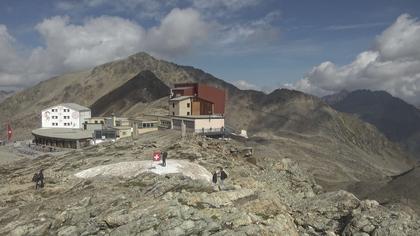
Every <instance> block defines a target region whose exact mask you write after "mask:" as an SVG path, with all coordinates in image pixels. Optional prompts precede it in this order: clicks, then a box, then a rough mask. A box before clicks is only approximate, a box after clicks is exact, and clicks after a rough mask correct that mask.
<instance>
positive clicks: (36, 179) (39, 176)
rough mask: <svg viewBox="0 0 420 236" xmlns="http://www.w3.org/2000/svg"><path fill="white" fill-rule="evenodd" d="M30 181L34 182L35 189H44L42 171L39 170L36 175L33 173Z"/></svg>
mask: <svg viewBox="0 0 420 236" xmlns="http://www.w3.org/2000/svg"><path fill="white" fill-rule="evenodd" d="M32 181H33V182H35V189H38V188H43V187H44V170H43V169H41V170H40V171H39V172H38V173H35V174H34V176H33V177H32Z"/></svg>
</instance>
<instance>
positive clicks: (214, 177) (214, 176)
mask: <svg viewBox="0 0 420 236" xmlns="http://www.w3.org/2000/svg"><path fill="white" fill-rule="evenodd" d="M212 181H213V183H217V174H216V173H214V174H213V179H212Z"/></svg>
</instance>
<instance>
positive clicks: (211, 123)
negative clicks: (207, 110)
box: [172, 115, 225, 134]
mask: <svg viewBox="0 0 420 236" xmlns="http://www.w3.org/2000/svg"><path fill="white" fill-rule="evenodd" d="M183 125H184V126H185V131H186V132H187V133H203V134H220V133H223V132H224V127H225V119H224V117H223V116H217V115H213V116H184V117H172V128H173V129H175V130H182V126H183Z"/></svg>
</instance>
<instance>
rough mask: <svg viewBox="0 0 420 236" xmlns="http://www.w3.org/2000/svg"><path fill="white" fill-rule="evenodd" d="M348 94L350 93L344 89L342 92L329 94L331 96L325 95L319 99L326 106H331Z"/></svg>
mask: <svg viewBox="0 0 420 236" xmlns="http://www.w3.org/2000/svg"><path fill="white" fill-rule="evenodd" d="M349 94H350V92H349V91H347V90H345V89H344V90H341V91H340V92H338V93H334V94H331V95H326V96H324V97H322V98H321V99H322V101H324V102H325V103H327V104H328V105H331V106H332V105H334V104H336V103H339V102H341V101H342V100H343V99H344V98H346V97H347V95H349Z"/></svg>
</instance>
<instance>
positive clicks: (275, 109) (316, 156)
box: [0, 53, 412, 189]
mask: <svg viewBox="0 0 420 236" xmlns="http://www.w3.org/2000/svg"><path fill="white" fill-rule="evenodd" d="M177 82H200V83H204V84H210V85H212V86H216V87H220V88H224V89H225V90H226V92H227V97H228V100H227V107H226V123H227V126H228V127H229V128H231V129H233V130H237V131H238V130H240V129H246V130H248V134H249V136H250V137H252V138H253V140H260V141H261V142H262V143H264V146H265V147H266V149H267V153H268V155H273V154H272V153H278V150H279V147H280V146H282V145H286V146H288V147H290V148H287V149H285V151H283V152H282V153H281V155H282V156H285V157H286V156H292V157H296V159H299V160H301V161H302V162H304V163H303V164H302V167H303V168H304V169H305V170H307V171H309V172H310V173H311V174H313V175H314V176H315V178H316V179H317V180H318V181H320V182H321V183H322V184H323V185H324V186H326V187H328V188H330V187H331V189H340V188H344V187H345V186H346V185H347V184H349V183H354V182H367V181H372V180H378V179H379V180H380V179H383V178H385V177H388V176H392V175H397V174H399V173H402V172H404V171H406V170H408V169H410V168H411V167H412V163H411V161H410V160H409V159H408V158H407V154H406V153H404V152H403V151H402V150H401V149H400V148H399V146H398V145H395V144H394V143H392V142H389V141H388V140H387V139H386V137H385V136H383V135H382V134H381V133H380V132H378V131H377V129H376V128H375V127H374V126H372V125H369V124H367V123H364V122H363V121H361V120H359V119H358V118H356V117H354V116H351V115H346V114H343V113H340V112H337V111H336V110H334V109H332V108H331V107H330V106H328V105H326V104H325V103H324V102H322V101H321V100H320V99H318V98H316V97H314V96H310V95H307V94H304V93H301V92H297V91H291V90H286V89H281V90H275V91H273V92H272V93H270V94H265V93H262V92H258V91H252V90H239V89H238V88H236V87H234V86H233V85H231V84H229V83H227V82H225V81H223V80H220V79H218V78H215V77H214V76H212V75H210V74H208V73H205V72H204V71H201V70H199V69H195V68H192V67H188V66H180V65H176V64H173V63H170V62H166V61H163V60H158V59H155V58H153V57H151V56H150V55H148V54H146V53H138V54H135V55H133V56H130V57H128V58H126V59H123V60H119V61H114V62H110V63H107V64H104V65H100V66H97V67H95V68H92V69H90V70H86V71H82V72H75V73H71V74H66V75H62V76H59V77H56V78H52V79H50V80H47V81H44V82H41V83H39V84H38V85H36V86H34V87H32V88H28V89H26V90H24V91H22V92H19V93H17V94H16V95H14V96H12V97H10V98H9V99H7V100H6V101H5V102H3V103H0V121H1V122H5V121H7V120H13V122H12V126H13V127H14V135H15V138H16V139H30V138H31V136H30V131H31V129H33V128H35V127H39V122H40V117H39V116H40V111H41V110H42V109H43V108H45V107H47V106H50V105H53V104H56V103H59V102H75V103H79V104H81V105H86V106H90V107H92V109H93V112H94V114H96V115H106V114H110V113H115V114H117V115H121V116H130V117H136V116H141V115H144V114H165V113H167V97H166V95H167V92H168V91H161V90H162V89H166V88H167V87H169V86H171V85H172V84H174V83H177ZM160 97H161V98H160ZM11 118H13V119H11Z"/></svg>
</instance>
